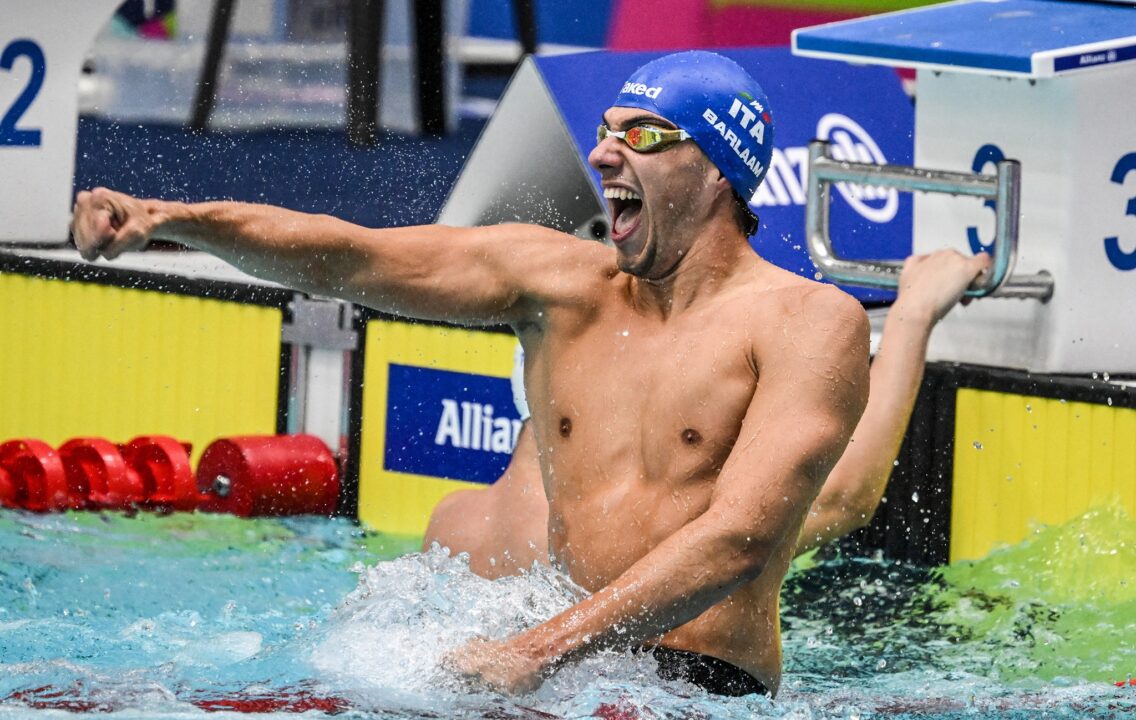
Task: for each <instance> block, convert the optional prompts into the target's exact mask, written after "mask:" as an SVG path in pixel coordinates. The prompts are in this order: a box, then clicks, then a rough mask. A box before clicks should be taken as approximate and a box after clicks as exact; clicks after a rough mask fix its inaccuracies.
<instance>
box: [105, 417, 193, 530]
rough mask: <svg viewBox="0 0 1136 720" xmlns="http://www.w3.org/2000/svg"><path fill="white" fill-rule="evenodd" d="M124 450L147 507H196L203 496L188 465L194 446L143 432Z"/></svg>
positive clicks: (128, 465) (127, 465)
mask: <svg viewBox="0 0 1136 720" xmlns="http://www.w3.org/2000/svg"><path fill="white" fill-rule="evenodd" d="M121 449H122V459H123V460H125V461H126V467H127V474H128V475H129V474H131V473H133V474H134V475H135V476H136V477H137V478H138V483H139V484H140V485H141V487H142V488H143V490H142V494H143V496H144V497H145V500H144V503H145V505H146V506H147V507H150V508H154V509H157V510H167V511H169V510H193V509H195V508H196V507H197V505H198V503H199V502H200V500H201V498H200V497H199V496H198V494H197V483H196V482H195V481H194V479H193V468H192V467H191V466H190V464H189V451H190V449H191V446H189V445H186V444H184V443H181V442H178V441H177V440H175V439H173V438H172V437H167V436H165V435H143V436H141V437H136V438H134V439H133V440H131V441H130V442H128V443H127V444H125V445H123V446H122V448H121ZM129 482H130V483H131V484H133V482H134V479H133V478H131V479H130V481H129Z"/></svg>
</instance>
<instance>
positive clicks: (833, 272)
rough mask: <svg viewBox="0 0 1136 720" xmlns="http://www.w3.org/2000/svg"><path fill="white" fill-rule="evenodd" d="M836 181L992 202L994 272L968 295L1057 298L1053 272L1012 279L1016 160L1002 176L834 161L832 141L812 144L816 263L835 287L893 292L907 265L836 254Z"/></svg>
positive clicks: (808, 219) (810, 226)
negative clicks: (832, 196)
mask: <svg viewBox="0 0 1136 720" xmlns="http://www.w3.org/2000/svg"><path fill="white" fill-rule="evenodd" d="M837 182H846V183H854V184H857V185H873V186H878V187H890V188H895V189H897V190H903V191H905V192H916V191H920V192H935V193H950V194H952V195H970V196H974V197H981V198H988V199H991V200H993V201H994V202H995V216H994V225H995V234H994V246H993V264H992V266H991V272H989V273H986V274H985V275H984V276H982V277H980V278H978V279H977V280H975V281H974V283H973V284H972V285H971V286H970V288H969V289H967V291H966V294H967V295H968V296H970V297H986V296H991V297H1017V298H1036V299H1038V300H1041V301H1042V302H1046V301H1047V300H1049V298H1050V297H1052V296H1053V276H1052V275H1050V274H1049V273H1048V272H1046V271H1044V270H1042V271H1041V272H1038V273H1033V274H1025V275H1013V274H1012V272H1013V269H1014V264H1015V263H1016V262H1017V257H1018V215H1019V213H1018V197H1019V190H1020V187H1021V165H1020V164H1019V163H1018V162H1017V161H1016V160H1003V161H1002V162H1000V163H998V174H997V175H993V176H991V175H978V174H971V173H960V172H951V171H948V170H924V169H921V168H915V167H907V166H905V165H875V164H872V163H853V162H846V161H842V160H834V159H833V158H832V156H831V155H830V154H829V144H828V143H827V142H824V141H823V140H813V141H812V142H811V143H809V181H808V197H807V200H806V204H805V233H806V235H807V237H808V245H809V255H810V256H811V257H812V260H813V262H814V263H816V265H817V268H818V269H819V270H820V271H821V273H823V274H824V275H825V276H826V277H828V278H829V279H831V280H834V281H836V282H839V283H848V284H851V285H864V286H867V287H877V288H889V289H894V288H897V287H899V274H900V271H902V270H903V262H902V261H897V260H848V259H845V258H841V257H839V256H837V255H836V253H835V252H834V251H833V249H832V238H831V235H830V231H829V213H830V210H831V200H830V197H829V195H830V193H829V190H830V187H831V185H832V183H837Z"/></svg>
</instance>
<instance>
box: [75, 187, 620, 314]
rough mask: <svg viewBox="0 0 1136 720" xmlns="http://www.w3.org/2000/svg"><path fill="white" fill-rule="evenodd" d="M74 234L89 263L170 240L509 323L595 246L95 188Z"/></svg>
mask: <svg viewBox="0 0 1136 720" xmlns="http://www.w3.org/2000/svg"><path fill="white" fill-rule="evenodd" d="M72 235H73V237H74V239H75V245H76V247H77V248H78V249H79V252H80V253H81V254H82V256H83V257H84V258H86V259H88V260H94V259H96V258H98V257H99V256H102V257H104V258H107V259H113V258H115V257H118V256H119V255H121V254H122V253H123V252H125V251H128V250H136V249H141V248H142V247H144V246H145V245H146V243H148V242H149V241H150V240H152V239H163V240H173V241H177V242H180V243H183V244H185V245H188V246H190V247H193V248H196V249H198V250H204V251H206V252H209V253H211V254H213V255H216V256H218V257H220V258H222V259H224V260H226V261H228V262H230V263H232V264H233V265H235V266H236V267H238V268H240V269H241V270H244V271H245V272H248V273H249V274H251V275H255V276H257V277H261V278H264V279H267V280H272V281H275V282H279V283H281V284H283V285H287V286H289V287H294V288H297V289H299V290H304V291H306V292H311V293H316V294H320V295H328V296H333V297H338V298H342V299H345V300H349V301H352V302H356V303H359V304H362V305H367V306H369V307H373V308H376V309H378V310H383V311H387V312H392V313H397V314H400V315H405V316H409V317H416V318H423V319H437V320H449V321H453V322H474V323H509V322H514V321H516V320H517V319H518V316H519V315H520V314H521V313H523V312H524V311H525V309H526V308H525V306H524V303H523V300H524V299H525V297H526V295H533V296H539V295H540V294H541V293H542V292H544V293H546V294H547V293H555V292H556V290H557V287H556V286H557V284H558V283H560V284H562V283H563V282H564V280H563V278H571V277H572V273H571V272H570V270H571V268H572V267H574V266H578V265H579V263H580V262H582V261H585V260H586V256H589V255H590V254H591V253H592V252H593V249H592V248H589V247H585V245H586V244H585V243H580V242H578V241H577V240H576V239H575V238H572V237H571V236H568V235H564V234H562V233H558V232H555V231H552V230H548V229H546V228H540V227H536V226H530V225H506V226H495V227H487V228H451V227H444V226H437V225H434V226H422V227H406V228H391V229H383V230H375V229H370V228H363V227H360V226H358V225H353V224H351V223H348V222H345V221H343V220H339V219H336V218H333V217H329V216H326V215H308V214H305V213H299V212H294V211H291V210H285V209H283V208H277V207H271V206H267V205H251V204H247V203H237V202H208V203H193V204H189V203H179V202H168V201H163V200H142V199H138V198H134V197H131V196H129V195H125V194H123V193H118V192H114V191H112V190H107V189H105V188H96V189H95V190H92V191H90V192H81V193H79V195H78V198H77V201H76V204H75V214H74V219H73V221H72ZM597 247H598V245H597ZM552 270H559V271H560V272H561V273H562V275H560V276H559V278H557V277H554V276H553V275H552V274H551V272H552ZM529 309H531V308H529Z"/></svg>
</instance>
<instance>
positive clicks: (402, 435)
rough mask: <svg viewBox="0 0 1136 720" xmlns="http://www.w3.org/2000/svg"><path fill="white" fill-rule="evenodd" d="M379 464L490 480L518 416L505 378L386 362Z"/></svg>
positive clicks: (505, 455) (512, 438)
mask: <svg viewBox="0 0 1136 720" xmlns="http://www.w3.org/2000/svg"><path fill="white" fill-rule="evenodd" d="M388 388H389V389H388V396H387V398H388V399H387V403H388V404H387V422H386V443H385V448H384V457H383V469H384V470H393V471H396V472H402V473H411V474H415V475H428V476H431V477H438V478H446V479H449V480H466V481H469V482H479V483H492V482H493V481H494V480H496V479H497V478H498V476H500V475H501V473H502V472H503V471H504V469H505V466H506V465H508V464H509V457H510V455H512V452H513V446H514V445H516V442H517V434H518V433H519V432H520V429H521V420H520V417H519V416H518V415H517V410H516V408H515V407H514V405H513V391H512V388H511V386H510V384H509V380H508V379H507V378H499V377H491V376H488V375H479V374H475V373H465V372H450V371H448V370H437V369H434V368H428V367H416V366H412V365H400V364H394V363H392V364H391V365H390V366H389V382H388Z"/></svg>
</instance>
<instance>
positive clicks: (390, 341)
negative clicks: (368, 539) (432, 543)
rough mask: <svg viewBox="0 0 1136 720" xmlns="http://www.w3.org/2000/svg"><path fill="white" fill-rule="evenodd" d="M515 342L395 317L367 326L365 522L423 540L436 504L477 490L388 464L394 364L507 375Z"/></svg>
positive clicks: (498, 335)
mask: <svg viewBox="0 0 1136 720" xmlns="http://www.w3.org/2000/svg"><path fill="white" fill-rule="evenodd" d="M516 342H517V341H516V338H515V337H513V336H512V335H506V334H503V333H496V332H485V331H481V330H465V329H460V328H448V327H437V326H432V325H424V324H414V323H408V322H400V321H392V320H372V321H371V322H369V323H368V324H367V339H366V356H365V368H364V371H363V430H362V448H361V452H360V466H359V519H360V520H362V521H363V522H364V523H366V524H367V525H368V526H369V527H371V528H372V529H375V530H379V531H381V532H386V533H392V534H397V535H411V536H420V535H422V534H423V532H425V530H426V523H427V522H428V521H429V519H430V512H431V511H432V510H433V508H434V505H436V504H437V502H438V500H440V499H441V498H442V497H444V496H445V495H447V494H449V493H450V492H453V491H454V490H457V489H461V488H468V487H479V485H478V484H475V483H468V482H464V481H460V480H447V479H443V478H436V477H429V476H425V475H415V474H410V473H403V472H395V471H390V470H386V469H385V468H384V467H383V458H384V456H385V450H386V446H385V442H386V417H387V406H388V404H387V399H388V388H387V378H388V368H389V366H390V365H391V363H398V364H401V365H410V366H416V367H427V368H434V369H438V370H448V371H451V372H460V373H474V374H479V375H487V376H491V377H499V378H507V377H509V376H510V374H511V373H512V369H513V349H514V347H515V346H516Z"/></svg>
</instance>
